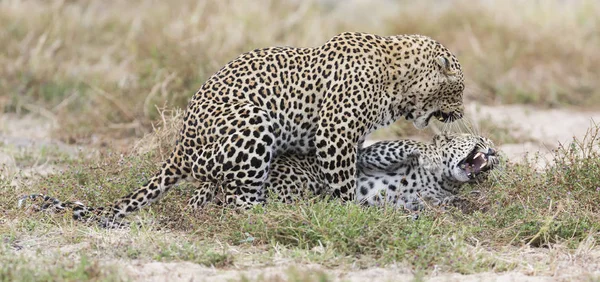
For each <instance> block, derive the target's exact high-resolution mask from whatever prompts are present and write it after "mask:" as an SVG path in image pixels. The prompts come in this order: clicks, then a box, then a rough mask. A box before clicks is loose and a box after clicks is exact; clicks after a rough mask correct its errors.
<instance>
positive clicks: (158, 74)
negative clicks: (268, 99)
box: [0, 0, 600, 143]
mask: <svg viewBox="0 0 600 282" xmlns="http://www.w3.org/2000/svg"><path fill="white" fill-rule="evenodd" d="M515 6H518V7H519V9H514V7H515ZM365 10H368V11H369V13H368V15H369V16H368V17H365V16H364V11H365ZM599 11H600V5H599V4H598V2H597V1H592V0H588V1H586V0H577V1H569V2H568V3H566V2H564V1H542V2H540V1H534V2H531V1H519V0H511V1H478V2H476V3H473V2H472V1H461V0H458V1H447V2H444V4H439V3H438V2H437V1H419V3H414V2H413V1H396V2H394V3H392V2H390V1H370V2H368V3H367V2H364V3H362V2H360V1H356V2H353V3H352V4H349V5H339V4H335V3H333V2H329V1H316V0H315V1H284V2H281V1H270V0H264V1H259V2H257V3H254V2H253V3H252V4H249V2H243V1H242V2H240V1H216V0H215V1H212V0H211V1H201V2H196V1H190V0H176V1H172V2H169V3H168V4H167V3H156V2H155V1H149V0H140V1H126V2H121V1H104V2H102V3H92V2H86V1H83V2H81V1H75V2H72V1H66V2H65V1H25V2H21V1H2V3H0V25H2V26H3V27H5V28H4V29H3V31H2V32H0V40H1V41H2V42H3V44H2V46H0V54H2V55H0V62H1V63H2V66H3V67H2V68H0V93H3V94H2V95H1V96H0V107H1V109H0V111H4V112H17V113H26V112H36V113H41V114H43V115H44V116H45V117H47V118H51V119H54V120H56V121H57V122H58V124H60V128H59V129H57V131H56V134H57V136H59V137H61V138H62V139H63V140H67V141H70V142H80V143H83V142H86V141H89V140H90V138H91V136H92V135H93V134H95V135H99V134H100V135H102V134H104V135H109V136H111V137H113V138H115V137H116V138H119V137H129V136H138V137H139V136H142V135H143V134H145V133H147V132H149V131H150V130H151V125H152V123H154V122H157V121H158V120H159V118H160V114H159V111H158V110H157V108H156V106H155V105H157V106H158V107H160V108H163V107H168V108H183V107H185V106H186V103H187V101H188V99H189V97H191V95H192V94H193V93H194V91H195V90H196V89H198V88H199V87H200V85H201V84H202V83H203V82H204V81H205V80H206V79H207V78H208V77H209V76H210V75H211V74H212V73H214V72H215V71H216V70H218V69H219V68H220V67H221V66H222V65H224V64H225V63H226V62H228V61H230V60H231V59H233V58H234V57H235V56H237V55H238V54H240V53H242V52H245V51H249V50H252V49H254V48H257V47H265V46H280V45H291V46H318V45H321V44H323V43H324V42H325V41H326V40H327V39H328V38H330V37H332V36H333V35H335V34H337V33H340V32H342V31H349V30H350V31H364V32H371V33H376V34H380V35H392V34H404V33H420V34H425V35H429V36H431V37H433V38H435V39H437V40H439V41H440V42H442V43H443V44H445V45H446V46H447V47H449V48H450V49H451V50H452V51H453V52H454V53H456V54H457V56H458V57H459V59H460V61H461V63H462V65H463V68H464V72H465V74H466V77H467V79H468V81H467V90H466V92H465V94H466V96H465V100H466V101H480V102H484V103H497V102H500V103H528V104H533V105H537V106H543V107H544V106H546V107H552V106H565V105H571V106H576V107H594V106H597V105H599V104H600V100H599V98H598V97H600V93H599V92H598V89H600V85H598V83H599V82H598V80H597V79H596V78H597V77H598V76H599V75H600V69H599V68H598V66H599V65H600V56H599V55H598V52H596V46H598V44H599V43H600V36H599V35H598V34H600V32H599V30H598V26H600V24H599V22H598V21H599V18H598V17H597V16H596V15H597V14H598V12H599Z"/></svg>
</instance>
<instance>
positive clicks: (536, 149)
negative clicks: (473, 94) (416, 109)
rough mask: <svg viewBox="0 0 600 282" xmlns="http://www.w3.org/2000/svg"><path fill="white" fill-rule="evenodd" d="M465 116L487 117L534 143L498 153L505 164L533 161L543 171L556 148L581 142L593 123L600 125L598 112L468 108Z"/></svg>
mask: <svg viewBox="0 0 600 282" xmlns="http://www.w3.org/2000/svg"><path fill="white" fill-rule="evenodd" d="M467 112H468V114H469V115H470V116H471V117H486V116H487V117H489V118H490V120H491V121H492V122H494V123H496V124H509V125H510V126H511V127H512V128H515V132H514V135H515V136H528V137H529V138H531V139H532V140H535V142H525V143H519V144H503V145H501V146H500V150H501V151H502V152H504V154H506V155H507V157H508V159H509V160H512V161H515V162H518V161H521V160H524V159H528V160H530V161H535V160H534V154H535V153H538V155H539V159H538V160H537V166H538V167H539V168H544V167H545V166H546V165H548V164H550V163H552V150H555V149H557V148H558V146H559V144H569V143H570V142H571V141H573V138H577V139H578V140H583V138H584V137H585V136H586V133H587V132H588V130H589V129H590V128H591V127H592V126H593V125H594V122H600V113H599V112H580V111H572V110H565V109H551V110H539V109H534V108H532V107H527V106H521V105H502V106H483V105H477V104H470V105H469V106H468V107H467Z"/></svg>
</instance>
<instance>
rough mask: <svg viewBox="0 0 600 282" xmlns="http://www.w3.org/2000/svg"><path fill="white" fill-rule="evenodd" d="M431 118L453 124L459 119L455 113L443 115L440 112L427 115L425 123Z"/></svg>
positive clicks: (443, 113)
mask: <svg viewBox="0 0 600 282" xmlns="http://www.w3.org/2000/svg"><path fill="white" fill-rule="evenodd" d="M431 117H435V119H437V120H439V121H441V122H453V121H455V120H457V119H460V115H458V114H457V113H455V112H451V113H445V112H442V111H435V112H433V113H431V114H430V115H429V117H428V118H427V121H429V119H431Z"/></svg>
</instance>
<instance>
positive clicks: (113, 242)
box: [0, 0, 600, 281]
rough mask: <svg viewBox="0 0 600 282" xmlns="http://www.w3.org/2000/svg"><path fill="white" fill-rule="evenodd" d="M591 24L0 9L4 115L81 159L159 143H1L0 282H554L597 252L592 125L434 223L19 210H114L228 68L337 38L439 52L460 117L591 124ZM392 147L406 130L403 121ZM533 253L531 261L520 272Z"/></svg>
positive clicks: (474, 15) (124, 6)
mask: <svg viewBox="0 0 600 282" xmlns="http://www.w3.org/2000/svg"><path fill="white" fill-rule="evenodd" d="M515 7H519V8H518V9H515ZM365 10H368V11H369V13H367V15H368V17H365V16H364V15H365V13H364V11H365ZM599 12H600V5H599V4H598V2H596V1H592V0H589V1H585V0H581V1H580V0H577V1H568V3H565V1H519V0H510V1H480V2H473V1H466V0H465V1H461V0H458V1H445V2H444V3H443V4H440V3H439V2H438V1H433V0H431V1H429V0H428V1H419V2H418V3H415V2H414V1H396V2H394V3H391V2H389V1H367V2H364V3H361V2H360V1H356V2H353V3H352V4H349V5H336V4H332V3H330V2H328V1H268V0H265V1H259V2H257V3H254V2H253V3H252V4H249V2H243V1H242V2H240V1H216V0H214V1H213V0H211V1H201V2H196V1H190V0H175V1H170V2H169V3H168V4H167V3H166V2H164V3H163V2H156V1H149V0H138V1H104V2H88V1H0V25H2V26H3V29H2V30H1V31H0V41H1V42H2V43H3V44H2V45H1V46H0V63H1V65H2V67H0V93H2V94H0V113H16V114H25V113H36V114H39V115H41V116H43V117H44V118H47V119H50V120H52V122H53V123H54V124H56V125H58V127H57V128H56V130H55V131H54V134H55V135H56V137H58V138H60V139H62V140H63V141H66V142H67V143H75V144H81V143H87V142H91V140H93V139H95V138H97V137H98V136H102V138H106V139H109V140H118V139H121V138H124V139H125V140H132V139H126V138H128V137H140V136H143V135H145V134H146V133H148V132H151V131H153V130H154V129H155V128H161V130H158V131H155V132H154V134H152V135H150V136H148V137H147V138H144V139H142V140H141V141H139V142H136V143H132V144H128V146H127V150H119V149H117V148H114V147H112V146H109V147H108V148H104V149H102V151H100V152H97V153H96V152H94V153H93V154H89V153H88V152H79V153H75V154H73V152H69V153H68V152H63V149H64V148H63V147H55V146H46V147H41V148H39V149H37V150H33V151H18V150H19V149H18V148H11V147H7V146H5V145H4V144H0V145H2V151H1V152H0V153H4V154H8V155H11V156H14V158H13V160H14V166H16V167H17V168H19V169H20V170H21V172H16V171H18V170H19V169H14V168H8V167H6V166H4V165H3V166H0V170H2V174H1V175H2V176H3V177H0V262H1V263H0V281H33V280H35V281H51V280H52V281H54V280H64V281H88V280H102V281H105V280H109V281H113V280H115V281H116V280H123V278H125V277H129V278H132V275H133V274H132V273H131V272H130V271H129V270H127V268H125V267H126V266H136V265H135V263H138V262H139V263H151V262H164V263H168V262H171V263H181V262H191V263H193V264H198V265H203V266H206V267H214V268H215V269H218V270H219V271H221V270H222V271H226V270H232V269H238V268H242V269H247V270H248V269H252V268H253V267H255V266H265V265H267V266H270V265H278V264H280V263H282V264H286V263H297V264H299V265H304V264H314V263H316V264H320V265H321V266H322V267H324V268H335V269H341V271H345V270H355V269H362V268H369V267H376V266H380V267H389V266H395V265H400V267H402V268H405V269H407V271H408V272H411V273H414V274H416V277H417V278H419V277H423V276H424V275H428V274H432V273H438V272H458V273H463V274H470V273H481V272H503V271H508V270H520V271H524V272H526V273H529V274H539V273H547V274H553V273H554V272H555V271H556V269H558V268H559V263H558V262H557V261H560V257H559V256H560V255H561V254H566V256H568V257H569V260H570V261H571V262H578V261H579V262H581V263H582V264H583V263H585V262H586V261H589V259H590V257H592V258H593V257H594V255H593V253H594V252H596V253H597V252H598V249H597V247H596V244H597V242H598V240H600V208H599V206H598V203H599V202H600V176H599V175H600V156H599V155H598V153H597V152H598V150H597V149H598V146H600V144H599V142H598V138H597V133H598V128H595V127H594V128H592V129H591V130H590V134H588V136H587V139H585V140H574V142H573V143H572V144H565V146H564V147H561V148H559V149H558V150H557V151H556V152H555V154H556V156H555V159H554V164H552V165H550V166H549V167H548V168H547V170H545V171H538V170H536V169H535V168H534V166H533V165H530V164H527V163H524V164H513V163H508V164H506V165H505V166H504V167H503V168H502V170H501V171H499V172H498V173H497V174H495V175H494V177H491V178H490V179H488V180H487V181H485V182H483V183H478V184H475V185H473V186H470V187H468V188H467V189H466V190H465V191H464V192H463V194H462V197H463V198H464V204H463V205H462V206H461V207H460V208H451V209H449V210H447V211H445V212H442V211H440V210H429V211H427V212H424V213H423V214H422V215H421V216H420V218H419V220H416V221H415V220H412V219H411V217H410V216H409V215H407V214H404V213H402V212H398V211H394V210H390V209H376V208H363V207H358V206H356V205H353V204H345V205H343V204H340V203H338V202H336V201H320V200H310V201H306V202H302V203H298V204H296V205H283V204H277V203H270V204H268V205H266V206H264V207H257V208H255V209H253V210H250V211H248V212H243V213H237V212H231V211H224V210H220V209H216V208H212V209H208V210H206V211H204V212H202V213H199V214H198V213H196V214H194V213H188V212H186V211H185V210H184V205H185V200H186V199H187V197H189V196H190V194H191V192H192V191H191V190H190V187H188V186H186V185H185V184H184V185H180V186H179V187H177V188H175V189H173V190H172V191H171V192H170V194H169V195H168V196H167V197H166V198H165V199H164V201H162V202H161V203H159V204H156V205H154V206H152V207H150V208H148V209H145V210H143V211H142V212H140V213H138V214H136V215H135V216H133V217H132V218H131V220H133V221H135V222H141V223H142V226H141V227H132V229H131V230H127V231H107V230H102V229H98V228H97V227H96V226H93V225H85V224H81V223H79V222H74V221H73V220H72V219H71V218H70V217H69V215H68V214H66V215H56V214H54V215H53V214H43V213H28V212H26V211H23V210H19V209H17V208H16V201H17V198H16V196H18V195H23V194H27V193H38V192H44V193H47V194H50V195H52V196H56V197H58V198H60V199H65V200H80V201H83V202H85V203H87V204H90V205H102V204H105V203H109V202H112V201H113V200H114V199H116V198H118V197H119V196H122V195H124V194H125V193H126V192H128V191H131V190H132V189H134V188H135V187H138V186H139V185H141V184H142V183H143V182H144V181H145V180H146V179H147V178H148V177H149V176H150V175H151V174H152V173H153V172H154V171H155V169H156V168H157V166H158V164H159V163H160V160H161V159H163V158H164V156H165V155H167V154H168V153H169V151H168V150H169V149H170V148H171V146H172V144H173V142H174V139H173V135H174V134H175V132H177V127H176V126H178V125H179V124H178V123H176V121H177V120H178V119H179V118H181V111H180V110H179V109H181V108H184V107H185V105H186V103H187V100H188V98H189V97H190V96H191V95H192V94H193V93H194V91H195V90H196V89H197V88H199V87H200V85H201V84H202V83H203V82H204V81H205V80H206V79H207V78H208V77H209V76H210V75H211V74H212V73H214V72H215V71H216V70H218V69H219V68H220V67H221V66H222V65H223V64H225V63H226V62H228V61H229V60H231V59H232V58H234V57H235V56H237V55H238V54H240V53H241V52H244V51H248V50H251V49H253V48H257V47H265V46H275V45H292V46H317V45H320V44H322V43H323V42H325V41H326V40H327V39H328V38H330V37H331V36H333V35H335V34H337V33H339V32H342V31H348V30H355V31H365V32H372V33H376V34H380V35H392V34H402V33H421V34H425V35H429V36H431V37H433V38H435V39H437V40H439V41H440V42H442V43H443V44H444V45H446V46H447V47H449V48H450V49H451V50H452V51H453V52H454V53H456V54H457V56H458V57H459V60H460V61H461V63H462V65H463V68H464V72H465V74H466V77H467V89H466V91H465V100H466V101H478V102H480V103H490V104H492V103H518V104H531V105H533V106H537V107H559V106H560V107H562V106H570V107H576V108H594V107H597V106H598V105H600V99H599V98H598V97H600V93H599V92H598V91H599V90H598V89H600V85H599V83H600V82H599V81H598V80H597V77H598V76H599V75H600V68H598V66H600V55H599V53H598V52H597V47H596V46H598V45H599V43H600V36H599V35H600V32H599V30H598V27H599V26H600V22H599V17H597V15H598V13H599ZM164 109H170V111H172V112H171V113H169V112H166V113H165V112H163V110H164ZM169 116H172V118H167V117H169ZM473 124H474V125H475V126H474V127H475V128H478V130H479V131H478V132H482V133H483V134H484V135H486V136H488V137H490V138H491V139H492V140H494V141H495V142H496V143H497V144H502V143H514V142H519V141H523V140H524V139H525V138H526V137H523V136H514V135H512V131H513V130H512V128H511V125H509V124H494V123H492V122H491V121H490V120H486V119H485V118H482V119H478V120H477V121H476V122H473ZM438 126H439V125H438ZM380 133H381V132H380ZM431 133H432V132H429V133H428V134H431ZM384 134H390V132H387V133H384ZM391 134H392V136H396V135H403V136H406V135H412V134H415V131H414V129H412V126H411V125H406V124H405V123H398V124H396V125H395V126H394V127H392V128H391ZM126 142H129V141H126ZM39 164H47V165H48V166H51V167H52V168H54V170H53V171H54V173H52V174H48V175H46V176H34V177H32V178H29V179H25V178H24V174H25V173H24V172H23V170H25V169H28V168H34V167H36V166H38V165H39ZM33 170H34V169H33ZM6 174H9V175H8V177H6V176H7V175H6ZM27 176H28V175H27ZM15 179H16V180H17V181H14V180H15ZM15 182H16V184H17V185H15ZM475 191H479V193H472V192H475ZM526 250H529V251H531V250H534V251H536V252H541V253H543V254H544V256H542V258H540V257H533V258H531V257H529V258H528V256H527V251H526ZM591 253H592V254H591ZM325 272H326V271H312V272H306V271H305V270H302V269H301V268H298V269H295V268H290V269H288V270H286V271H285V273H284V274H283V276H281V277H275V278H273V277H271V276H268V275H267V274H264V275H262V274H260V275H258V276H256V277H255V276H253V275H247V276H246V275H244V276H243V277H239V280H240V281H254V280H257V281H263V280H267V281H284V280H291V281H315V280H318V281H330V280H334V278H335V277H332V276H330V275H329V276H328V275H326V274H325ZM138 278H139V277H138ZM132 279H133V278H132ZM594 279H596V280H597V279H598V277H595V278H594V277H589V280H591V281H596V280H594Z"/></svg>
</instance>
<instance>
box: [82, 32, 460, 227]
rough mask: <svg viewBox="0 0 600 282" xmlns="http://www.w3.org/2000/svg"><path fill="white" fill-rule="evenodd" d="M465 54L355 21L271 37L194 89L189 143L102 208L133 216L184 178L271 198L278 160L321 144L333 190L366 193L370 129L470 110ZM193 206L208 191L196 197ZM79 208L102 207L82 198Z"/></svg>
mask: <svg viewBox="0 0 600 282" xmlns="http://www.w3.org/2000/svg"><path fill="white" fill-rule="evenodd" d="M463 91H464V75H463V72H462V68H461V65H460V63H459V61H458V59H457V57H456V56H455V55H454V54H453V53H452V52H450V51H449V49H447V48H446V47H445V46H444V45H442V44H441V43H439V42H438V41H436V40H434V39H432V38H430V37H427V36H424V35H419V34H409V35H392V36H379V35H374V34H368V33H361V32H344V33H340V34H338V35H335V36H333V37H332V38H331V39H329V40H328V41H327V42H325V43H324V44H323V45H321V46H317V47H290V46H286V47H268V48H260V49H255V50H253V51H249V52H246V53H243V54H241V55H239V56H238V57H237V58H235V59H233V60H232V61H230V62H228V63H227V64H226V65H225V66H223V67H222V68H221V69H219V70H218V71H217V72H216V73H214V74H213V75H211V76H210V77H209V78H208V79H207V80H206V81H205V82H204V83H203V84H202V85H201V86H200V88H199V90H198V91H197V92H196V93H195V94H194V95H193V96H192V97H191V99H190V100H189V102H188V106H187V109H186V110H185V113H184V116H183V121H182V124H181V130H180V131H179V133H178V137H177V142H176V144H175V146H174V148H173V150H172V152H171V153H170V154H169V156H168V157H167V158H166V159H165V160H164V161H163V162H162V164H160V165H159V166H160V167H159V169H158V171H157V172H156V173H155V174H153V176H152V177H150V178H149V179H148V180H147V181H146V182H145V184H143V185H142V186H141V187H139V188H137V189H136V190H134V191H132V192H130V193H128V194H127V195H125V196H123V197H121V198H120V199H118V200H117V201H116V202H114V203H113V204H111V205H109V206H106V207H104V208H102V209H97V210H96V211H99V212H101V216H103V217H106V218H110V219H114V220H116V219H122V218H124V217H125V216H126V215H127V214H130V213H133V212H135V211H137V210H139V209H141V208H142V207H145V206H148V205H150V204H151V203H153V202H156V201H158V200H159V199H161V198H162V197H164V196H165V195H166V193H167V192H168V191H169V190H170V189H171V188H172V187H174V185H175V184H177V183H178V182H179V181H182V180H184V181H190V182H192V183H195V184H194V185H195V186H196V187H197V188H196V191H197V192H195V194H196V195H194V196H193V197H192V198H194V197H195V198H198V197H199V195H202V194H203V193H205V191H204V190H205V189H206V187H222V189H223V192H224V201H225V203H226V204H227V205H228V206H232V207H234V208H240V209H248V208H251V207H252V206H254V205H257V204H261V203H264V202H265V189H264V183H265V181H266V179H267V177H268V176H269V173H270V171H271V167H272V165H273V159H274V158H276V157H277V156H279V155H284V154H314V155H315V156H316V160H317V167H318V169H319V174H320V175H322V177H324V179H326V182H327V190H328V193H329V194H331V195H332V196H333V197H335V198H337V199H339V200H340V201H342V202H347V201H354V200H355V190H356V189H355V188H356V162H357V151H358V149H359V147H361V146H362V145H361V144H363V142H364V139H365V136H367V135H368V134H369V133H371V132H373V131H374V130H376V129H379V128H381V127H385V126H388V125H390V124H392V123H394V122H396V121H397V120H400V119H401V118H402V117H404V119H405V120H407V121H409V122H410V121H412V123H413V125H414V126H415V127H416V128H418V129H423V128H425V127H427V126H428V124H429V122H430V120H431V119H432V118H435V119H437V120H440V121H442V122H445V123H450V122H454V121H456V120H459V119H461V118H462V117H463V115H464V106H463ZM189 203H190V205H191V206H190V207H189V208H191V209H197V208H200V205H199V204H200V203H199V201H189ZM76 212H77V216H81V217H86V216H89V215H90V214H89V213H88V210H86V209H78V210H77V211H76Z"/></svg>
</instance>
